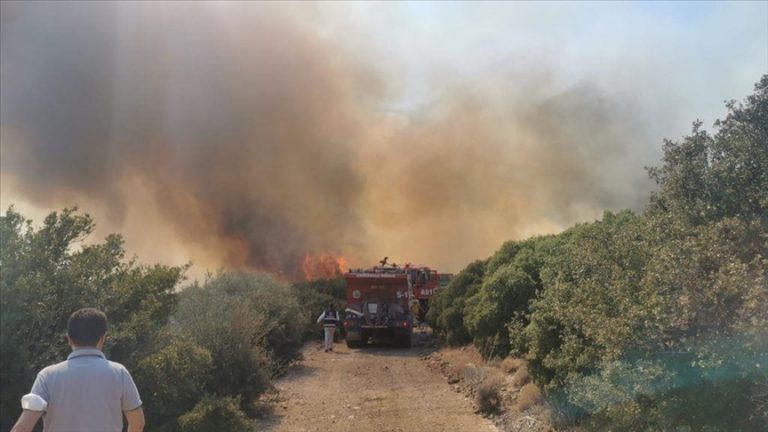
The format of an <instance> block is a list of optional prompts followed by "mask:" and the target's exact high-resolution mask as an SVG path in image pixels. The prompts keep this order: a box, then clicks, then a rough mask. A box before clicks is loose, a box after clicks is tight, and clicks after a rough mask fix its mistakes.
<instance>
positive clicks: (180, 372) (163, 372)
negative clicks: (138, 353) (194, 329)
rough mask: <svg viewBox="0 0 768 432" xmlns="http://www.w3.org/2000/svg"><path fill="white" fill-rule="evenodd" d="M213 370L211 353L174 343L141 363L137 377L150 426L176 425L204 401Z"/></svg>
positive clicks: (176, 341)
mask: <svg viewBox="0 0 768 432" xmlns="http://www.w3.org/2000/svg"><path fill="white" fill-rule="evenodd" d="M212 369H213V359H212V357H211V353H210V352H208V350H206V349H205V348H202V347H200V346H199V345H197V344H195V343H193V342H189V341H184V340H180V339H175V340H172V341H170V343H168V344H167V345H165V346H164V347H163V348H161V349H160V350H159V351H157V352H155V353H152V354H150V355H149V356H148V357H147V358H145V359H144V360H142V361H141V362H140V363H139V365H138V367H137V368H136V371H135V373H134V376H135V377H136V385H137V386H138V388H139V389H140V390H141V395H142V399H143V401H144V405H145V406H146V407H147V411H146V415H147V420H148V423H149V424H151V425H155V426H156V427H158V426H163V425H166V424H168V423H171V426H172V425H175V423H176V420H177V419H178V418H179V417H180V416H181V415H182V414H184V413H186V412H187V411H189V410H191V409H192V408H193V407H194V406H195V405H196V404H197V403H198V402H200V400H201V399H202V397H203V395H204V391H205V386H206V382H207V381H208V377H209V374H210V372H211V370H212Z"/></svg>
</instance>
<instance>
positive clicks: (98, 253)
mask: <svg viewBox="0 0 768 432" xmlns="http://www.w3.org/2000/svg"><path fill="white" fill-rule="evenodd" d="M93 229H94V222H93V220H92V219H91V217H90V216H88V215H87V214H79V213H78V212H77V209H76V208H72V209H64V210H63V211H62V212H60V213H58V212H53V213H51V214H49V215H48V216H47V217H46V218H45V220H44V221H43V224H42V226H41V227H40V228H39V229H36V228H35V227H34V226H33V225H32V223H31V221H29V220H26V219H25V218H24V217H23V216H22V215H21V214H19V213H18V212H16V211H15V209H14V208H13V207H10V208H9V209H8V210H7V211H6V213H5V215H3V216H1V217H0V267H1V269H0V270H1V271H0V273H2V276H1V277H0V316H1V318H0V345H2V356H0V387H1V388H2V389H3V392H2V397H1V398H0V408H2V412H3V416H2V421H1V422H2V425H0V428H3V429H7V428H9V427H10V424H11V423H10V422H12V421H13V420H14V419H15V417H16V416H17V415H18V412H19V409H20V408H19V398H20V396H21V395H23V394H25V393H27V392H28V391H29V388H30V387H31V385H32V382H33V381H34V378H35V374H36V373H37V372H38V371H39V370H41V369H42V368H43V367H45V366H47V365H49V364H52V363H57V362H59V361H62V360H64V359H65V358H66V356H67V354H68V352H69V347H68V346H67V344H66V342H65V340H64V334H65V331H66V324H67V320H68V318H69V316H70V314H71V313H72V312H74V311H75V310H77V309H80V308H82V307H86V306H91V307H97V308H99V309H102V310H103V311H104V312H106V313H107V317H108V319H109V336H108V338H107V344H106V345H105V348H104V351H105V354H106V355H107V357H108V358H110V359H112V360H115V361H118V362H121V363H123V364H125V365H126V366H127V367H128V368H129V369H131V370H133V369H134V368H135V367H136V366H137V364H138V361H139V360H140V359H141V358H143V356H145V355H146V354H147V353H150V352H152V350H153V349H154V348H155V342H156V340H157V337H158V336H159V334H160V330H161V329H162V327H163V326H164V325H165V323H166V322H167V319H168V316H169V315H170V312H171V311H172V310H173V308H174V305H175V302H176V294H175V291H174V289H175V287H176V286H177V285H178V283H179V282H180V281H181V280H182V279H183V275H184V272H185V270H186V268H187V267H186V266H182V267H169V266H162V265H155V266H151V267H149V266H144V265H139V264H137V263H136V261H135V260H130V261H126V260H125V251H124V249H123V239H122V237H120V236H119V235H109V236H107V237H106V239H105V240H104V241H103V242H102V243H93V244H90V243H86V242H85V240H86V239H87V238H88V236H89V235H90V234H91V233H92V232H93Z"/></svg>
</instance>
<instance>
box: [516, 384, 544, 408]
mask: <svg viewBox="0 0 768 432" xmlns="http://www.w3.org/2000/svg"><path fill="white" fill-rule="evenodd" d="M541 401H542V397H541V390H539V388H538V387H537V386H536V384H533V383H528V384H526V385H524V386H523V388H521V389H520V393H518V395H517V408H518V409H519V410H520V411H525V410H527V409H528V408H530V407H532V406H534V405H536V404H538V403H540V402H541Z"/></svg>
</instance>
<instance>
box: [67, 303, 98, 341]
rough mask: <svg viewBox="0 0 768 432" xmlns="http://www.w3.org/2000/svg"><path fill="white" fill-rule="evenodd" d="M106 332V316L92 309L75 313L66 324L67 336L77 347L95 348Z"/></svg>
mask: <svg viewBox="0 0 768 432" xmlns="http://www.w3.org/2000/svg"><path fill="white" fill-rule="evenodd" d="M106 332H107V315H105V314H104V312H102V311H100V310H98V309H94V308H84V309H80V310H78V311H75V313H73V314H72V315H71V316H70V317H69V322H68V323H67V334H68V335H69V339H70V340H72V343H74V344H75V345H78V346H96V342H98V341H99V339H101V337H102V336H104V334H105V333H106Z"/></svg>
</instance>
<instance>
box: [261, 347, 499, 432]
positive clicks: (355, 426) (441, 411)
mask: <svg viewBox="0 0 768 432" xmlns="http://www.w3.org/2000/svg"><path fill="white" fill-rule="evenodd" d="M421 336H422V337H421V338H420V339H417V346H416V347H414V348H411V349H396V348H388V347H383V346H382V347H368V348H364V349H349V348H347V347H346V346H345V345H344V344H343V343H341V344H338V343H337V344H336V345H335V348H334V350H335V351H334V352H331V353H324V352H323V350H322V347H321V345H320V344H312V345H308V346H307V347H306V348H305V352H304V356H305V359H304V361H303V362H302V363H301V364H300V365H297V366H295V367H294V368H293V369H292V370H290V371H289V372H288V373H287V374H286V376H285V377H283V378H282V379H280V380H278V382H277V388H278V390H279V392H280V399H281V400H282V402H280V403H278V405H277V407H276V409H275V412H274V415H273V416H272V417H271V418H270V419H269V420H267V421H265V422H264V423H262V424H261V425H260V428H261V429H264V430H268V431H273V432H281V431H286V432H288V431H290V432H299V431H306V432H310V431H327V430H340V431H342V430H343V431H356V432H357V431H359V432H395V431H397V432H406V431H451V432H459V431H467V432H483V431H487V432H492V431H496V430H497V429H496V427H495V426H494V425H493V424H492V423H491V422H490V421H489V420H487V419H484V418H482V417H480V416H478V415H476V414H474V413H473V408H472V403H471V401H470V400H468V399H467V398H466V397H465V396H463V395H461V394H459V393H456V392H454V391H453V390H452V388H451V386H450V385H449V384H448V383H447V382H446V379H445V378H444V377H443V376H442V375H440V374H439V373H438V372H435V371H433V370H429V369H428V368H427V367H426V366H425V362H424V361H422V360H421V357H422V356H423V355H425V354H428V353H429V352H430V349H429V348H427V347H424V346H421V347H419V346H418V345H419V344H420V343H419V341H421V344H422V345H423V342H424V340H425V337H426V336H425V335H421Z"/></svg>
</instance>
